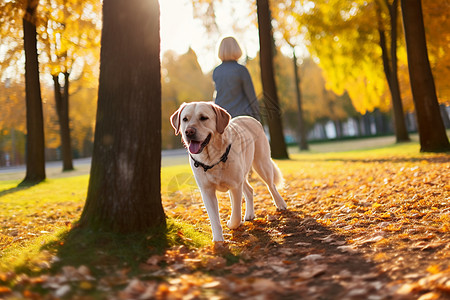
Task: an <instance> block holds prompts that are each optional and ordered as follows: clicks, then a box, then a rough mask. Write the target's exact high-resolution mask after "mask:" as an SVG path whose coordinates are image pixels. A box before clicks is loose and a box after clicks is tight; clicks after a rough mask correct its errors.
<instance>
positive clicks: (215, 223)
mask: <svg viewBox="0 0 450 300" xmlns="http://www.w3.org/2000/svg"><path fill="white" fill-rule="evenodd" d="M201 194H202V199H203V204H204V205H205V208H206V212H207V213H208V217H209V222H210V223H211V229H212V234H213V241H214V242H220V241H223V231H222V225H220V217H219V204H218V202H217V197H216V191H215V189H213V188H207V187H204V188H202V189H201Z"/></svg>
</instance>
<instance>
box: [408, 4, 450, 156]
mask: <svg viewBox="0 0 450 300" xmlns="http://www.w3.org/2000/svg"><path fill="white" fill-rule="evenodd" d="M401 8H402V15H403V29H404V31H405V40H406V51H407V54H408V67H409V77H410V82H411V90H412V93H413V99H414V106H415V108H416V114H417V122H418V125H419V139H420V151H422V152H444V151H450V143H449V141H448V137H447V134H446V132H445V127H444V123H443V122H442V118H441V115H440V111H439V103H438V100H437V96H436V88H435V85H434V79H433V75H432V73H431V68H430V62H429V60H428V52H427V43H426V39H425V28H424V23H423V15H422V4H421V1H420V0H401Z"/></svg>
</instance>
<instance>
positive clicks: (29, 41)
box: [21, 0, 46, 184]
mask: <svg viewBox="0 0 450 300" xmlns="http://www.w3.org/2000/svg"><path fill="white" fill-rule="evenodd" d="M38 4H39V1H33V0H27V1H26V6H25V13H24V16H23V41H24V49H25V94H26V97H25V98H26V111H27V118H26V119H27V146H26V166H27V170H26V174H25V179H24V180H23V181H22V183H21V184H34V183H38V182H41V181H43V180H45V177H46V176H45V153H44V149H45V141H44V117H43V112H42V99H41V86H40V81H39V61H38V51H37V33H36V22H37V14H36V11H37V6H38Z"/></svg>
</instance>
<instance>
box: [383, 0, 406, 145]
mask: <svg viewBox="0 0 450 300" xmlns="http://www.w3.org/2000/svg"><path fill="white" fill-rule="evenodd" d="M386 5H387V6H388V9H389V16H390V18H389V20H390V27H391V41H390V42H391V43H390V44H391V51H390V54H391V58H390V59H389V55H388V49H387V46H386V34H385V31H384V28H383V25H382V20H381V12H380V11H379V8H378V18H379V25H378V32H379V35H380V47H381V51H382V59H383V67H384V74H385V75H386V80H387V82H388V86H389V90H390V92H391V98H392V109H393V112H394V124H395V126H394V127H395V137H396V141H397V143H401V142H407V141H410V138H409V134H408V130H407V128H406V121H405V114H404V111H403V103H402V98H401V93H400V85H399V83H398V71H397V17H398V0H394V1H393V3H392V4H389V1H387V0H386Z"/></svg>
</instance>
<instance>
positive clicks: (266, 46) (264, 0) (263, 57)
mask: <svg viewBox="0 0 450 300" xmlns="http://www.w3.org/2000/svg"><path fill="white" fill-rule="evenodd" d="M256 5H257V14H258V28H259V45H260V65H261V81H262V86H263V92H264V104H265V109H266V119H267V123H268V125H269V133H270V148H271V153H272V157H273V158H282V159H283V158H289V156H288V153H287V148H286V142H285V140H284V134H283V125H282V122H281V109H280V105H279V101H278V95H277V88H276V85H275V77H274V74H275V73H274V69H273V49H272V26H271V17H270V9H269V2H268V0H256Z"/></svg>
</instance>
